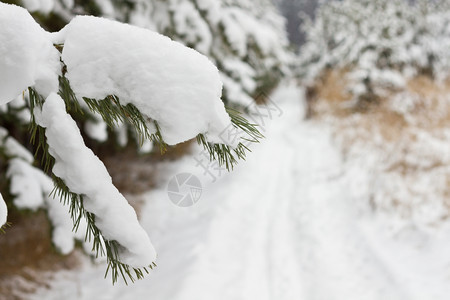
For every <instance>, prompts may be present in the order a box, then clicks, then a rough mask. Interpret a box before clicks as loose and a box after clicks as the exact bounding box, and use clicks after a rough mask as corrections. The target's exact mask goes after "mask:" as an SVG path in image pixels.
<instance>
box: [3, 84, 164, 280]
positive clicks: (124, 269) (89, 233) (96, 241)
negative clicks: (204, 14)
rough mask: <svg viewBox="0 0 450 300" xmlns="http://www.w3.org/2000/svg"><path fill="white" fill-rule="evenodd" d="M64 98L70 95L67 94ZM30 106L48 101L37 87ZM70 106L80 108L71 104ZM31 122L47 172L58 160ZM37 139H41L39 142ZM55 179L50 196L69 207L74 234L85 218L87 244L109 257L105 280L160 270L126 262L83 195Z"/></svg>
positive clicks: (32, 131) (31, 89)
mask: <svg viewBox="0 0 450 300" xmlns="http://www.w3.org/2000/svg"><path fill="white" fill-rule="evenodd" d="M64 95H70V93H65V94H64ZM73 99H76V98H72V99H67V98H66V99H64V101H65V102H66V103H67V101H73ZM29 103H30V108H31V111H33V109H34V108H35V107H42V105H43V103H44V99H43V98H42V96H40V95H39V94H38V93H37V92H36V91H35V90H34V89H33V88H29ZM67 107H79V106H76V105H75V106H70V105H68V106H67ZM30 123H31V139H32V142H33V143H37V150H36V154H37V153H38V151H42V152H43V155H42V160H41V164H42V165H43V166H44V170H46V172H47V171H49V170H51V169H52V168H53V165H54V163H55V160H54V158H53V157H52V156H51V155H50V154H49V152H48V144H47V143H46V140H45V129H44V128H42V127H41V126H39V125H37V123H36V121H35V117H34V116H33V114H32V118H31V122H30ZM36 137H37V138H38V140H36ZM52 179H53V182H54V185H55V187H54V189H53V191H52V192H51V193H50V196H52V197H53V198H56V197H57V198H59V199H60V201H61V202H63V203H64V204H65V205H69V213H70V216H71V219H72V221H73V231H77V230H78V229H79V225H80V222H81V219H83V218H84V219H85V220H86V224H87V229H86V234H85V241H89V242H91V241H92V251H93V252H94V253H95V255H96V257H98V256H103V255H106V259H107V264H108V267H107V269H106V273H105V278H106V276H107V274H108V272H109V270H111V274H112V282H113V284H114V283H116V282H117V280H118V277H119V275H120V276H122V278H123V280H124V282H125V283H126V284H128V281H127V277H128V278H129V279H130V280H131V282H134V281H135V280H138V279H142V278H143V276H144V272H145V273H147V274H148V268H149V269H153V267H156V264H155V263H154V262H153V263H152V265H150V266H148V267H144V268H133V267H131V266H129V265H126V264H124V263H122V262H121V261H120V256H119V249H120V248H121V247H122V246H121V245H120V244H119V243H118V242H116V241H109V240H107V239H106V238H105V237H104V236H103V234H102V233H101V231H100V229H99V228H98V227H97V226H96V224H95V215H94V214H92V213H89V212H88V211H86V209H85V208H84V205H83V201H84V199H83V195H79V194H76V193H73V192H72V191H70V189H69V187H68V186H67V185H66V184H65V183H64V180H62V179H61V178H59V177H57V176H55V175H54V174H52ZM2 231H3V230H2Z"/></svg>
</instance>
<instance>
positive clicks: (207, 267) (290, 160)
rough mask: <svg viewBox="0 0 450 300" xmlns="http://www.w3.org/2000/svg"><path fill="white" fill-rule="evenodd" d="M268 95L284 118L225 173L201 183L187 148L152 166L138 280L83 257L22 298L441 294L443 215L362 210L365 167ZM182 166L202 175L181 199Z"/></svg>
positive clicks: (445, 280)
mask: <svg viewBox="0 0 450 300" xmlns="http://www.w3.org/2000/svg"><path fill="white" fill-rule="evenodd" d="M271 99H272V100H273V101H275V102H276V103H277V104H278V105H279V106H280V107H281V109H282V110H283V115H282V116H281V117H280V118H278V119H276V118H274V119H272V120H270V121H268V122H266V127H265V135H266V140H264V141H263V142H262V144H261V145H259V146H258V147H255V148H253V152H252V155H250V156H249V157H248V160H247V161H246V162H244V163H243V164H240V165H238V166H237V167H236V170H235V171H234V172H233V173H231V174H227V175H222V177H220V178H219V179H218V180H217V182H216V183H211V182H210V180H209V178H208V177H205V175H204V173H203V170H199V169H198V168H197V167H195V161H194V160H193V159H192V157H185V158H183V159H182V160H181V161H179V162H176V163H169V164H167V163H165V164H163V165H162V166H160V168H158V170H159V171H160V172H159V173H158V174H159V175H160V176H161V177H159V180H160V182H161V188H160V189H157V190H154V191H151V192H149V193H146V194H144V195H143V196H142V197H143V198H145V199H146V200H147V202H146V204H145V206H144V207H143V208H142V211H141V214H142V221H141V222H142V224H143V226H144V228H146V230H148V232H149V233H150V234H151V235H152V236H153V239H154V242H155V245H156V246H157V247H158V249H159V251H160V255H159V257H158V262H159V263H158V268H156V270H155V271H154V272H152V274H150V276H149V277H148V278H145V279H144V280H142V281H139V282H137V283H135V284H133V286H131V287H130V286H128V287H127V286H125V285H124V284H118V285H116V286H114V287H112V286H111V284H110V282H109V281H108V280H104V279H103V278H102V275H103V273H104V266H103V265H100V266H91V265H90V264H88V263H86V264H85V265H84V266H83V268H82V270H81V271H72V272H59V273H58V274H57V276H55V280H53V281H52V282H51V283H50V285H51V288H50V289H49V290H47V289H45V290H44V289H43V290H40V291H39V292H38V293H36V294H35V295H33V297H31V298H32V299H49V300H50V299H61V298H63V299H99V298H100V299H102V298H103V299H118V298H120V299H144V298H148V297H149V295H151V298H154V299H173V300H177V299H180V300H189V299H192V300H199V299H259V300H266V299H276V300H284V299H286V300H291V299H308V300H323V299H336V300H340V299H342V300H353V299H354V300H360V299H364V300H368V299H374V300H379V299H396V300H397V299H399V300H400V299H402V300H403V299H409V300H415V299H417V300H422V299H438V300H439V299H442V300H444V299H448V295H449V293H450V269H449V268H448V266H449V265H450V258H449V255H448V253H449V251H450V242H449V239H448V236H449V234H450V224H449V223H448V221H446V222H444V223H442V226H441V227H439V228H438V227H436V228H431V229H429V230H428V231H423V230H417V228H415V227H414V226H410V227H404V226H403V225H401V226H399V225H398V224H399V223H402V222H403V223H404V220H402V218H398V217H395V215H392V214H383V213H376V212H373V211H371V210H370V209H369V208H368V207H367V206H368V203H369V202H370V196H369V193H368V191H369V190H370V188H371V186H370V184H371V182H370V180H371V177H370V174H367V173H366V172H365V171H364V170H363V169H361V168H357V166H356V165H355V166H354V167H351V168H347V167H348V166H347V165H346V162H345V161H344V159H343V157H342V155H341V152H340V150H339V148H338V146H337V145H336V144H334V142H333V141H334V140H333V137H332V135H331V129H330V128H328V127H327V126H326V125H323V124H322V125H320V124H318V123H311V122H302V121H301V118H302V117H303V115H304V107H303V103H302V102H301V101H300V100H301V94H300V93H299V91H298V90H296V89H295V88H286V87H284V88H282V89H280V90H279V91H278V92H277V94H276V95H273V96H272V97H271ZM367 159H368V160H370V159H372V158H371V157H368V158H367ZM356 163H358V162H356ZM163 170H166V171H163ZM181 172H190V173H193V174H194V175H196V176H197V177H198V178H200V180H201V181H202V185H203V191H202V198H201V199H200V201H199V202H198V203H197V204H196V205H195V206H192V207H190V208H179V207H176V206H174V205H173V204H172V203H171V202H170V200H169V199H168V198H167V191H166V184H167V182H168V181H169V180H170V179H171V178H172V177H173V176H174V175H175V174H178V173H181ZM424 214H426V212H425V213H424Z"/></svg>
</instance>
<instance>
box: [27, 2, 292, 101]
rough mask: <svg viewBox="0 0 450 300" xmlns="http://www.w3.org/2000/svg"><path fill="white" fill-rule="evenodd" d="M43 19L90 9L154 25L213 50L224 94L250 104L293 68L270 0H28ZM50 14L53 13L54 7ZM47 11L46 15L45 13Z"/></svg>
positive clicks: (211, 54) (281, 22)
mask: <svg viewBox="0 0 450 300" xmlns="http://www.w3.org/2000/svg"><path fill="white" fill-rule="evenodd" d="M20 3H21V4H22V5H24V6H25V7H26V8H27V9H28V10H29V11H31V12H39V13H40V14H43V15H44V16H42V15H41V16H40V17H41V19H42V20H43V22H44V23H48V22H51V23H52V24H57V23H62V24H64V23H66V22H69V21H70V19H71V18H73V16H74V15H78V14H90V15H96V16H104V17H107V18H110V19H114V20H118V21H121V22H126V23H129V24H133V25H136V26H139V27H144V28H149V29H152V30H154V31H157V32H159V33H162V34H164V35H167V36H169V37H171V38H172V39H174V40H176V41H179V42H181V43H183V44H184V45H186V46H188V47H191V48H194V49H196V50H197V51H199V52H200V53H202V54H204V55H206V56H208V57H209V58H210V59H211V60H212V61H213V63H214V64H215V65H216V66H217V67H218V68H219V70H220V75H221V78H222V81H223V83H224V97H223V100H224V101H225V102H228V103H233V104H236V105H238V106H240V105H242V106H247V105H249V104H250V103H252V101H253V100H252V98H253V97H255V96H257V95H258V94H259V93H260V92H265V93H266V94H267V93H269V92H270V90H271V89H272V88H273V87H274V86H276V84H277V83H278V82H279V80H280V78H281V77H282V76H283V75H285V74H287V73H288V72H289V70H288V64H289V63H290V61H291V55H290V53H289V51H288V50H287V48H288V40H287V35H286V32H285V28H284V25H285V24H284V18H283V17H281V16H280V14H279V13H278V11H277V10H276V8H275V7H274V5H273V4H272V2H271V1H270V0H257V1H253V0H133V1H115V0H102V1H97V0H88V1H67V0H23V1H20ZM50 12H51V13H52V14H51V15H48V14H49V13H50ZM46 16H47V17H46Z"/></svg>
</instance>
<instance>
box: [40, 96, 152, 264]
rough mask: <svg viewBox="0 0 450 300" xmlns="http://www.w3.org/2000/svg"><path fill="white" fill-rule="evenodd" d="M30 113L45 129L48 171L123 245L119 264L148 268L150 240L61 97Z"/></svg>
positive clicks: (112, 237) (150, 255)
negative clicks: (50, 162)
mask: <svg viewBox="0 0 450 300" xmlns="http://www.w3.org/2000/svg"><path fill="white" fill-rule="evenodd" d="M34 113H35V115H36V121H37V123H38V124H39V125H40V126H42V127H44V128H46V132H45V135H46V137H47V143H48V145H49V153H50V154H51V155H52V156H53V157H54V158H55V165H54V166H53V169H52V172H53V173H54V174H55V175H56V176H58V177H60V178H62V179H63V180H64V182H65V184H66V185H67V186H68V187H69V188H70V190H71V191H72V192H74V193H77V194H81V195H84V199H85V200H84V202H83V204H84V207H85V209H86V210H87V211H89V212H91V213H93V214H94V215H95V216H96V225H97V227H98V228H99V229H100V230H101V232H102V234H103V236H104V237H105V238H106V239H108V240H115V241H117V242H118V243H119V244H120V245H121V246H123V248H121V249H120V253H119V254H120V258H121V260H122V262H124V263H125V264H128V265H130V266H133V267H145V266H148V265H150V264H151V263H152V262H153V261H155V259H156V252H155V250H154V248H153V245H152V244H151V242H150V239H149V238H148V236H147V234H146V233H145V231H144V230H143V229H142V227H141V226H140V225H139V222H138V220H137V216H136V213H135V211H134V209H133V208H132V207H131V206H130V205H129V204H128V202H127V200H126V199H125V198H124V197H123V195H122V194H120V192H119V191H118V190H117V189H116V188H115V187H114V185H113V184H112V181H111V177H110V176H109V174H108V172H107V170H106V168H105V166H104V165H103V163H102V162H101V161H100V160H99V159H98V157H97V156H95V154H94V153H93V152H92V151H91V150H90V149H89V148H87V147H86V146H85V145H84V142H83V139H82V137H81V134H80V131H79V129H78V127H77V125H76V123H75V121H74V120H73V119H72V118H71V117H70V115H68V114H67V113H66V110H65V105H64V101H63V100H62V99H61V97H60V96H58V95H57V94H54V93H53V94H51V95H50V96H49V97H48V98H47V99H46V101H45V103H44V105H43V107H42V110H41V111H40V110H39V109H36V110H35V112H34Z"/></svg>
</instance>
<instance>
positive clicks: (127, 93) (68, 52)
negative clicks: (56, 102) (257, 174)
mask: <svg viewBox="0 0 450 300" xmlns="http://www.w3.org/2000/svg"><path fill="white" fill-rule="evenodd" d="M55 38H56V39H64V40H65V41H64V50H63V53H62V59H63V61H64V62H65V64H66V65H67V70H68V73H67V78H68V79H69V81H70V83H71V86H72V88H73V90H74V92H75V93H76V94H77V96H79V97H80V98H81V97H89V98H96V99H103V98H105V97H106V96H108V95H116V96H118V97H119V99H120V101H121V103H122V104H128V103H132V104H134V105H135V106H136V107H137V108H138V109H139V110H140V111H141V112H142V113H143V114H144V115H146V116H147V117H149V118H151V119H153V120H156V121H157V122H158V124H159V125H160V127H161V133H162V136H163V138H164V140H165V141H166V142H167V143H168V144H176V143H180V142H183V141H186V140H188V139H191V138H193V137H195V136H196V135H197V134H198V133H207V137H208V139H209V140H210V141H211V142H217V143H220V142H222V141H221V139H220V137H219V135H220V134H221V133H222V131H223V130H224V129H225V128H227V126H229V125H230V118H229V116H228V114H227V113H226V112H225V108H224V105H223V103H222V101H221V99H220V97H221V92H222V83H221V81H220V77H219V72H218V70H217V68H216V67H215V66H214V65H213V64H212V63H211V62H210V61H209V60H208V58H206V57H205V56H203V55H201V54H200V53H198V52H197V51H195V50H193V49H190V48H187V47H185V46H183V45H182V44H180V43H177V42H174V41H172V40H170V39H169V38H167V37H165V36H162V35H160V34H158V33H156V32H153V31H150V30H147V29H143V28H138V27H134V26H131V25H127V24H122V23H119V22H115V21H111V20H107V19H103V18H95V17H88V16H79V17H76V18H75V19H73V20H72V21H71V22H70V24H69V25H67V26H66V27H65V28H64V29H63V31H62V32H61V33H58V35H55Z"/></svg>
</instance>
